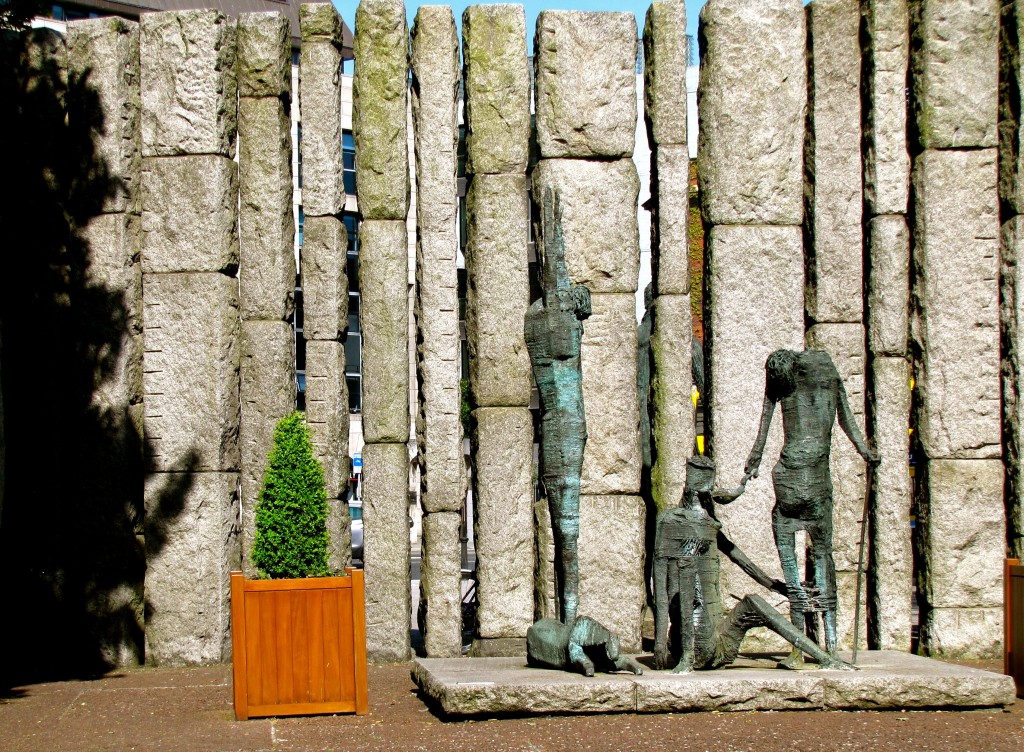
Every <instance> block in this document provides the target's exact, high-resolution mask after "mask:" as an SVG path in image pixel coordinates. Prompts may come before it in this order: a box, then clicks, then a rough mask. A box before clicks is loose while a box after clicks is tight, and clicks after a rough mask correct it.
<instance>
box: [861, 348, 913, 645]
mask: <svg viewBox="0 0 1024 752" xmlns="http://www.w3.org/2000/svg"><path fill="white" fill-rule="evenodd" d="M869 382H870V387H869V389H870V395H869V398H868V406H869V412H868V431H869V435H870V436H871V440H872V442H873V444H874V447H875V451H876V452H878V455H879V456H880V457H881V460H882V461H881V463H880V464H879V465H878V467H876V468H875V469H874V470H873V473H874V477H873V479H872V484H871V493H872V498H871V501H870V504H871V507H870V509H871V512H870V513H871V525H870V527H869V531H870V534H871V549H870V550H871V558H870V561H869V562H868V567H867V572H868V591H867V592H868V598H869V601H870V603H871V607H870V614H871V618H870V621H869V632H868V634H869V642H870V644H871V645H872V646H876V647H877V648H878V649H880V650H909V649H910V627H911V613H910V604H911V599H912V598H913V580H912V576H913V563H912V558H911V546H910V532H911V531H910V507H911V498H910V467H909V466H908V461H907V458H908V456H909V452H910V437H909V435H908V433H907V429H908V427H909V426H908V418H909V415H910V364H909V363H908V361H907V360H906V359H905V358H902V357H890V356H882V355H877V356H875V357H874V358H873V359H872V360H871V373H870V376H869Z"/></svg>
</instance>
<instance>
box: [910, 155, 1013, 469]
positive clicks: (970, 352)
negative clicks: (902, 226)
mask: <svg viewBox="0 0 1024 752" xmlns="http://www.w3.org/2000/svg"><path fill="white" fill-rule="evenodd" d="M914 188H915V195H916V197H917V206H916V209H917V212H916V217H917V221H916V225H915V228H914V260H913V263H914V267H915V271H916V273H915V278H916V289H915V290H914V297H915V302H916V307H917V314H916V317H917V321H916V322H915V331H914V336H915V339H916V342H917V346H918V347H919V348H920V351H921V353H922V354H921V361H920V367H919V369H918V374H917V389H918V394H919V396H920V399H919V408H918V415H917V425H918V431H919V432H920V440H921V444H922V447H923V449H924V453H925V455H926V456H927V457H928V458H930V459H932V458H934V459H940V458H941V459H988V458H993V459H994V458H998V457H1000V455H1001V452H1002V450H1001V438H1000V430H1001V429H1000V377H999V366H1000V354H999V353H1000V351H999V288H998V275H999V219H998V213H997V211H998V197H997V195H996V153H995V151H994V150H992V149H981V150H970V151H967V150H963V151H961V150H955V151H940V150H929V151H926V152H924V153H923V154H922V155H921V156H919V157H918V158H917V161H916V163H915V168H914Z"/></svg>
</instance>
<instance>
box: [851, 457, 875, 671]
mask: <svg viewBox="0 0 1024 752" xmlns="http://www.w3.org/2000/svg"><path fill="white" fill-rule="evenodd" d="M865 464H867V475H866V477H865V480H864V515H863V516H862V517H861V519H860V551H859V553H858V554H857V595H856V600H855V601H854V604H853V660H852V661H851V662H852V663H854V664H856V663H857V644H858V643H859V642H860V593H861V577H862V576H863V574H864V544H865V542H866V539H867V529H868V515H869V514H870V508H871V484H872V481H873V480H874V476H875V466H874V465H873V464H872V463H870V462H868V463H865Z"/></svg>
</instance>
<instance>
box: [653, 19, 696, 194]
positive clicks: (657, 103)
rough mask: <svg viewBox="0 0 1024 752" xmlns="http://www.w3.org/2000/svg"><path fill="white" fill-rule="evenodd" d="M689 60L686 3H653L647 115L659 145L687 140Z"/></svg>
mask: <svg viewBox="0 0 1024 752" xmlns="http://www.w3.org/2000/svg"><path fill="white" fill-rule="evenodd" d="M687 62H688V56H687V40H686V5H685V3H683V2H680V0H668V1H667V2H661V1H658V2H653V3H651V6H650V7H649V8H648V9H647V18H646V20H645V23H644V116H645V117H646V119H647V134H648V138H649V139H650V140H651V141H652V142H653V143H656V144H658V145H659V146H660V145H663V144H684V145H685V144H686V105H685V102H686V64H687ZM680 105H682V106H680ZM688 182H689V180H687V183H688Z"/></svg>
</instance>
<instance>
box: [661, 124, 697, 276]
mask: <svg viewBox="0 0 1024 752" xmlns="http://www.w3.org/2000/svg"><path fill="white" fill-rule="evenodd" d="M651 162H652V166H653V169H652V170H651V185H652V186H653V188H652V190H653V193H652V196H653V199H654V201H653V207H652V211H651V267H652V268H651V276H652V278H653V281H654V292H655V294H656V295H689V294H690V149H689V147H688V146H687V145H686V144H685V143H683V144H656V145H655V146H654V155H653V157H652V159H651Z"/></svg>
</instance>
